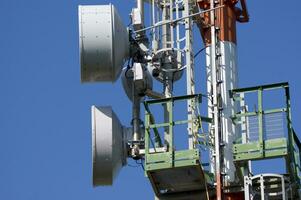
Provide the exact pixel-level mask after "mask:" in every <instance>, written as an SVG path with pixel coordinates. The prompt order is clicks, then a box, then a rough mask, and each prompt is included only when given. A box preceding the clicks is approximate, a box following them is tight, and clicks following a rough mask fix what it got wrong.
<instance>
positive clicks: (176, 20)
mask: <svg viewBox="0 0 301 200" xmlns="http://www.w3.org/2000/svg"><path fill="white" fill-rule="evenodd" d="M223 7H224V5H222V6H216V7H215V8H212V9H211V8H210V9H208V10H203V11H200V12H197V13H194V14H191V15H188V16H185V17H181V18H179V19H175V20H172V21H167V22H161V23H157V24H155V25H153V26H149V27H146V28H143V29H140V30H137V31H134V33H140V32H143V31H147V30H150V29H153V28H156V27H159V26H163V25H166V24H175V23H177V22H179V21H182V20H184V19H186V18H191V17H195V16H197V15H201V14H204V13H207V12H211V11H213V10H217V9H220V8H223Z"/></svg>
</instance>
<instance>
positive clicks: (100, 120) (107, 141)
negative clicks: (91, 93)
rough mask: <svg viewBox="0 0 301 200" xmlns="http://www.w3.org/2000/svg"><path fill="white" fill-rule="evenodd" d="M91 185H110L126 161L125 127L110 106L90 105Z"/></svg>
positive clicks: (126, 132)
mask: <svg viewBox="0 0 301 200" xmlns="http://www.w3.org/2000/svg"><path fill="white" fill-rule="evenodd" d="M91 112H92V159H93V161H92V162H93V163H92V166H93V185H94V186H100V185H112V184H113V181H114V178H116V176H117V175H118V172H119V171H120V169H121V168H122V167H123V166H124V165H125V164H126V163H127V160H126V159H127V144H126V143H127V134H128V131H127V128H125V127H123V126H122V125H121V123H120V121H119V119H118V118H117V116H116V114H115V113H114V111H113V110H112V108H111V107H109V106H108V107H96V106H92V109H91Z"/></svg>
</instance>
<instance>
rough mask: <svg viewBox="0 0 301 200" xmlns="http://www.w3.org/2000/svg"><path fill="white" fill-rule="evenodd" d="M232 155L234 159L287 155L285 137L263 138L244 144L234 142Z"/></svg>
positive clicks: (257, 158)
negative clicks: (259, 140)
mask: <svg viewBox="0 0 301 200" xmlns="http://www.w3.org/2000/svg"><path fill="white" fill-rule="evenodd" d="M233 155H234V160H235V161H243V160H244V161H246V160H259V159H266V158H274V157H284V156H288V143H287V139H286V138H278V139H271V140H265V141H264V145H262V146H261V144H260V142H252V143H246V144H234V145H233Z"/></svg>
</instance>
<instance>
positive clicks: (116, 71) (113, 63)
mask: <svg viewBox="0 0 301 200" xmlns="http://www.w3.org/2000/svg"><path fill="white" fill-rule="evenodd" d="M78 13H79V14H78V16H79V48H80V65H81V81H82V82H102V81H109V82H114V81H116V80H117V78H118V77H119V75H120V72H121V69H122V65H123V63H124V61H125V60H126V59H127V58H128V56H129V51H130V45H129V34H128V31H127V28H126V27H125V26H124V25H123V23H122V21H121V18H120V16H119V14H118V12H117V10H116V9H115V7H114V6H113V5H111V4H110V5H88V6H79V7H78Z"/></svg>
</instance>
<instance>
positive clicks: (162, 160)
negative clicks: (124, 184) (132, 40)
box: [144, 94, 211, 171]
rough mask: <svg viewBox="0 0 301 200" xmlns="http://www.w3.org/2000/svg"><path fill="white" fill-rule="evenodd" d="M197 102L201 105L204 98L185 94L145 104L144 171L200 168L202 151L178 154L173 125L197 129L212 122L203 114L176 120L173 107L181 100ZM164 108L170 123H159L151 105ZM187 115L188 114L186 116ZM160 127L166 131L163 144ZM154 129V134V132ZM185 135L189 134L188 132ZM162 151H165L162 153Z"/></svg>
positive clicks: (191, 150) (194, 150) (195, 150)
mask: <svg viewBox="0 0 301 200" xmlns="http://www.w3.org/2000/svg"><path fill="white" fill-rule="evenodd" d="M187 100H194V101H195V102H196V104H199V103H201V101H202V95H201V94H196V95H186V96H179V97H171V98H165V99H158V100H149V101H145V102H144V106H145V170H146V171H151V170H161V169H166V168H172V167H183V166H187V165H197V164H199V163H200V154H199V149H197V148H196V149H189V150H181V151H176V150H175V146H174V126H176V125H181V124H188V123H192V124H193V125H194V126H195V130H198V129H199V128H200V127H201V123H202V122H207V123H209V122H211V119H210V118H207V117H202V116H200V115H193V116H194V117H193V118H192V119H191V120H188V119H186V120H179V121H174V120H173V114H174V110H173V105H174V103H176V102H178V101H187ZM156 104H157V105H158V104H161V105H165V106H166V107H167V110H168V111H169V113H168V115H169V117H168V119H169V121H168V122H164V123H156V122H155V118H154V116H153V114H152V113H151V110H150V106H152V105H156ZM184 116H187V115H184ZM158 128H165V129H166V128H167V129H168V131H167V132H166V133H164V134H162V135H163V136H164V142H163V141H162V138H161V136H160V133H159V130H158ZM152 130H153V133H152ZM185 134H187V133H186V132H185ZM162 149H163V151H162Z"/></svg>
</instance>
